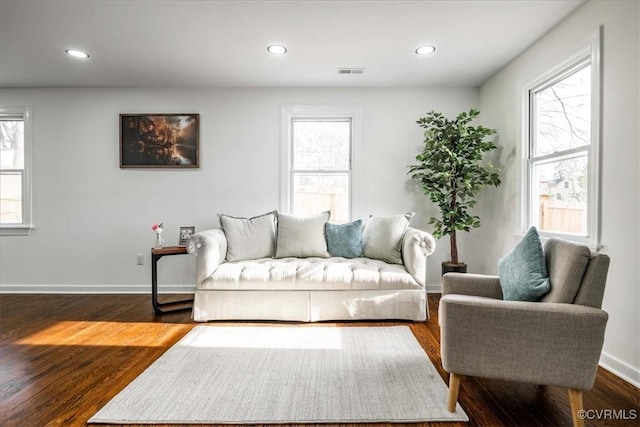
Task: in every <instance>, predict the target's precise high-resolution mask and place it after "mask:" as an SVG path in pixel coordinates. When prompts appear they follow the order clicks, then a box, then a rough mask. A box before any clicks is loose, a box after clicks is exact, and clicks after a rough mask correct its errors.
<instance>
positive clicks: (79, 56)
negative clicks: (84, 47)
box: [65, 49, 89, 59]
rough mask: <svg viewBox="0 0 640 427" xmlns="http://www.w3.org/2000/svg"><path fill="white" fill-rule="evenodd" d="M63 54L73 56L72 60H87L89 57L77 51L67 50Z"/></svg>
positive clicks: (85, 53)
mask: <svg viewBox="0 0 640 427" xmlns="http://www.w3.org/2000/svg"><path fill="white" fill-rule="evenodd" d="M65 52H67V55H70V56H73V57H74V58H81V59H87V58H88V57H89V54H88V53H87V52H83V51H81V50H78V49H67V50H65Z"/></svg>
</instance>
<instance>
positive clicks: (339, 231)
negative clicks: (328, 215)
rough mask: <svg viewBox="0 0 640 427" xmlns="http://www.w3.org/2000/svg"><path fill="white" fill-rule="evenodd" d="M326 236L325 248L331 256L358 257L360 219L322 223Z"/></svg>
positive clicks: (361, 253)
mask: <svg viewBox="0 0 640 427" xmlns="http://www.w3.org/2000/svg"><path fill="white" fill-rule="evenodd" d="M324 233H325V236H326V238H327V249H328V251H329V253H330V254H331V256H337V257H344V258H358V257H361V256H362V255H363V252H362V220H361V219H359V220H357V221H353V222H349V223H347V224H331V223H328V222H327V223H326V224H325V225H324Z"/></svg>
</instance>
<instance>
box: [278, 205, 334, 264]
mask: <svg viewBox="0 0 640 427" xmlns="http://www.w3.org/2000/svg"><path fill="white" fill-rule="evenodd" d="M277 215H278V236H277V245H276V258H286V257H298V258H306V257H321V258H328V257H329V256H330V255H329V252H328V251H327V240H326V239H325V237H324V225H325V223H326V222H327V221H329V216H330V215H331V212H330V211H326V212H322V213H321V214H320V215H316V216H311V217H306V218H305V217H299V216H293V215H287V214H283V213H281V212H277Z"/></svg>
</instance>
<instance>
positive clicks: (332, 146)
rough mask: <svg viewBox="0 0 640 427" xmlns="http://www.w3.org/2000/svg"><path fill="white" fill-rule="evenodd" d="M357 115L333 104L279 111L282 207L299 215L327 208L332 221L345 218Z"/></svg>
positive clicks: (351, 181)
mask: <svg viewBox="0 0 640 427" xmlns="http://www.w3.org/2000/svg"><path fill="white" fill-rule="evenodd" d="M356 117H357V114H353V113H350V112H349V111H347V110H345V109H344V108H336V107H285V108H284V109H283V123H284V124H283V127H285V128H284V129H283V135H286V142H285V144H284V147H283V151H284V155H283V159H284V161H283V164H284V165H286V167H285V169H286V170H285V171H283V200H282V205H283V206H282V208H283V210H286V211H289V212H291V213H293V214H295V215H301V216H310V215H315V214H318V213H320V212H322V211H325V210H330V211H331V221H332V222H338V223H342V222H348V221H349V220H350V218H351V200H352V188H353V186H352V183H353V170H352V164H353V162H352V156H353V140H354V125H355V123H354V121H357V118H356Z"/></svg>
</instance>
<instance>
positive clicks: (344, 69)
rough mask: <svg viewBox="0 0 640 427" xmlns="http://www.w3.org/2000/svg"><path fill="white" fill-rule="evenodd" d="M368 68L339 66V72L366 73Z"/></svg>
mask: <svg viewBox="0 0 640 427" xmlns="http://www.w3.org/2000/svg"><path fill="white" fill-rule="evenodd" d="M366 70H367V69H366V68H338V74H364V72H365V71H366Z"/></svg>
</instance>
